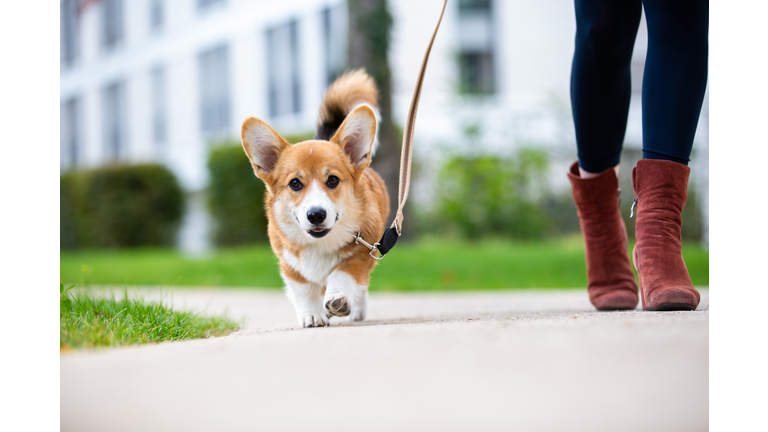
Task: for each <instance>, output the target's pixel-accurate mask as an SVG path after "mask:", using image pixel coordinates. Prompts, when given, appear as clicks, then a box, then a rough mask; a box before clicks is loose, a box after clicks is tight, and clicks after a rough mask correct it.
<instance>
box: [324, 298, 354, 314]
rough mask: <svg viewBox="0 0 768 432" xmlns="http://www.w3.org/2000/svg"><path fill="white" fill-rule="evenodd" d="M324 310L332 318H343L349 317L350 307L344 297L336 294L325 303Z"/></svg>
mask: <svg viewBox="0 0 768 432" xmlns="http://www.w3.org/2000/svg"><path fill="white" fill-rule="evenodd" d="M325 310H327V311H328V313H329V314H331V315H333V316H337V317H345V316H347V315H349V311H350V310H352V307H351V306H350V304H349V300H347V298H346V297H344V296H343V295H341V294H336V295H334V296H333V297H331V298H329V299H328V301H327V302H325Z"/></svg>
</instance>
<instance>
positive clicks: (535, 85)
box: [60, 0, 709, 290]
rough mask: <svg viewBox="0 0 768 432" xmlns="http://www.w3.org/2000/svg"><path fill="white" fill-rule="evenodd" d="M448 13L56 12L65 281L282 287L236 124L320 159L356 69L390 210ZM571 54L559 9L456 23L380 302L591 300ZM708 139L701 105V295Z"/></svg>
mask: <svg viewBox="0 0 768 432" xmlns="http://www.w3.org/2000/svg"><path fill="white" fill-rule="evenodd" d="M441 6H442V1H441V0H423V1H407V0H348V1H343V0H342V1H340V0H282V1H279V2H276V1H267V0H131V1H127V0H61V1H60V13H61V38H60V41H61V42H60V43H61V45H60V49H61V51H60V52H61V82H60V92H61V93H60V100H61V123H60V124H61V141H60V154H61V158H60V160H61V164H60V167H61V174H62V175H61V216H60V217H61V239H60V242H61V243H60V245H61V278H62V281H64V282H80V283H94V284H108V283H110V284H150V285H158V284H178V285H229V286H260V287H279V286H282V284H281V282H280V279H279V275H278V273H277V266H276V259H275V258H274V256H273V255H272V253H271V251H270V249H269V246H268V244H267V243H266V242H267V239H266V220H265V218H264V214H263V193H264V189H263V185H262V184H261V182H260V181H259V180H258V179H257V178H256V177H255V176H254V175H253V173H252V170H251V167H250V164H249V163H248V161H247V159H246V157H245V155H244V153H243V150H242V148H241V146H240V141H239V135H240V133H239V132H240V126H241V125H242V122H243V120H244V119H246V118H247V117H250V116H255V117H259V118H261V119H263V120H265V121H266V122H268V123H269V124H270V125H272V126H273V127H274V128H275V129H276V130H277V131H278V132H280V133H281V134H282V135H283V136H284V137H286V139H288V140H289V141H290V142H293V143H295V142H299V141H303V140H306V139H310V138H311V137H312V136H313V134H314V126H315V122H316V119H317V113H318V109H319V106H320V101H321V98H322V96H323V92H324V90H325V88H326V87H327V85H328V84H329V83H330V82H332V81H333V80H334V79H335V77H337V76H338V75H339V74H341V73H343V72H344V71H345V70H348V69H350V68H358V67H365V68H366V70H367V71H368V72H369V73H370V74H371V75H372V76H373V77H374V78H375V79H376V81H377V83H378V85H379V88H380V91H381V95H382V100H381V111H382V124H381V129H380V139H381V147H380V148H379V151H378V153H377V155H376V156H375V158H374V162H373V167H374V168H375V169H376V170H377V171H378V172H379V173H381V174H382V176H383V177H384V178H385V181H386V182H387V185H388V187H389V188H390V191H391V192H390V194H391V195H392V196H393V197H396V196H397V192H396V190H397V189H396V188H397V182H398V177H397V172H398V165H399V161H400V143H401V139H402V138H401V134H402V128H403V125H404V123H405V118H406V115H407V110H408V104H409V102H410V98H411V95H412V92H413V89H414V85H415V82H416V77H417V74H418V70H419V66H420V63H421V60H422V57H423V54H424V50H425V48H426V46H427V43H428V41H429V38H430V36H431V33H432V31H433V29H434V25H435V23H436V21H437V18H438V16H439V13H440V8H441ZM574 34H575V18H574V11H573V3H572V1H571V0H540V1H536V2H531V1H526V0H504V1H501V0H451V1H449V4H448V7H447V10H446V12H445V17H444V19H443V23H442V26H441V28H440V32H439V34H438V36H437V39H436V41H435V44H434V47H433V50H432V54H431V57H430V63H429V67H428V69H427V75H426V79H425V84H424V88H423V93H422V97H421V103H420V106H419V111H418V118H417V122H416V133H415V143H414V153H415V154H414V180H413V181H414V183H413V184H412V187H411V191H412V192H411V196H410V198H409V203H408V204H409V205H408V208H407V209H406V222H405V224H406V230H405V233H406V235H407V238H406V240H408V241H407V242H403V244H400V243H399V244H398V248H397V249H395V250H394V251H393V253H391V254H390V255H388V258H387V260H385V261H383V262H382V264H381V265H380V266H379V267H378V268H377V270H376V275H375V276H374V281H373V285H372V289H383V290H398V289H414V290H420V289H421V290H429V289H486V288H516V287H583V286H585V285H586V275H585V272H584V255H583V244H582V243H581V236H580V233H579V228H578V219H577V217H576V209H575V207H574V205H573V202H572V200H571V196H570V185H569V183H568V181H567V178H566V174H565V173H566V171H567V168H568V166H569V165H570V164H571V163H572V162H573V161H575V160H576V146H575V139H574V131H573V122H572V118H571V109H570V97H569V82H570V68H571V59H572V55H573V40H574ZM646 47H647V36H646V27H645V21H644V19H643V22H642V23H641V24H640V29H639V33H638V36H637V41H636V44H635V51H634V55H633V60H632V91H633V94H632V102H631V107H630V113H629V123H628V127H627V133H626V137H625V148H624V153H623V157H622V170H621V178H620V184H621V189H622V212H623V213H624V215H625V218H626V222H627V227H628V230H629V231H630V237H631V238H632V234H633V227H634V221H633V220H632V221H631V220H629V207H630V205H631V203H632V198H633V197H634V194H633V192H632V187H631V183H630V172H631V168H632V167H633V166H634V164H635V163H636V161H637V160H638V159H639V158H640V156H641V151H640V149H641V142H642V135H641V106H640V103H641V100H640V94H641V87H642V78H643V66H644V62H645V53H646ZM708 129H709V93H708V91H707V95H706V96H705V99H704V105H703V109H702V113H701V118H700V119H699V125H698V130H697V134H696V138H695V143H694V147H693V154H692V156H691V159H692V160H691V163H690V166H691V179H690V184H689V200H688V204H687V206H686V208H685V211H684V216H683V220H684V225H683V236H684V240H685V243H684V244H685V246H684V254H685V257H686V261H687V263H688V267H689V270H690V272H691V276H692V278H693V279H694V284H697V285H708V283H709V256H708V244H709V212H708V208H709V203H708V197H709V190H708V189H709V139H708ZM395 207H396V206H395V199H394V198H393V199H392V208H395ZM630 247H631V245H630ZM390 257H391V258H390ZM534 273H535V274H534ZM378 275H383V276H378Z"/></svg>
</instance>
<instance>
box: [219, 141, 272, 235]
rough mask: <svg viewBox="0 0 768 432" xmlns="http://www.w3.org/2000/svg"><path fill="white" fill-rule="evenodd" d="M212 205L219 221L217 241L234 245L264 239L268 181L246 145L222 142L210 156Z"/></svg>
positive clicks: (265, 233)
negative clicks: (255, 170) (260, 175)
mask: <svg viewBox="0 0 768 432" xmlns="http://www.w3.org/2000/svg"><path fill="white" fill-rule="evenodd" d="M208 172H209V173H210V183H209V185H208V206H209V208H210V211H211V215H212V216H213V217H214V219H215V221H216V223H215V227H214V232H213V243H214V244H216V245H217V246H233V245H243V244H249V243H258V242H264V241H266V239H267V218H266V216H265V214H264V193H265V187H264V182H262V181H261V180H260V179H259V178H257V177H256V176H255V175H254V174H253V168H252V167H251V163H250V161H249V160H248V156H246V155H245V152H244V151H243V147H242V146H240V145H239V144H238V145H236V146H235V145H222V146H218V147H216V148H214V149H213V150H212V151H211V153H210V155H209V157H208Z"/></svg>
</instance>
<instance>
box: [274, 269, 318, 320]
mask: <svg viewBox="0 0 768 432" xmlns="http://www.w3.org/2000/svg"><path fill="white" fill-rule="evenodd" d="M283 280H284V281H285V294H286V295H287V296H288V298H289V299H290V300H291V303H293V307H294V308H295V309H296V317H297V318H298V319H299V325H300V326H302V327H325V326H327V325H328V314H327V312H326V311H325V309H324V308H323V287H322V285H319V284H316V283H312V282H306V283H300V282H297V281H295V280H292V279H290V278H287V277H283Z"/></svg>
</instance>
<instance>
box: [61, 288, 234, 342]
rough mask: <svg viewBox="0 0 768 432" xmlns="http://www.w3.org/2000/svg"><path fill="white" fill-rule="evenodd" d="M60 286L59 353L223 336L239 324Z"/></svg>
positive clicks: (214, 317)
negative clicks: (81, 349) (76, 349)
mask: <svg viewBox="0 0 768 432" xmlns="http://www.w3.org/2000/svg"><path fill="white" fill-rule="evenodd" d="M71 288H72V287H70V288H67V289H65V288H64V285H63V284H62V285H60V312H59V316H60V320H61V322H60V327H59V329H60V333H59V346H60V349H61V350H68V349H72V348H95V347H114V346H121V345H137V344H147V343H157V342H164V341H175V340H184V339H197V338H205V337H209V336H223V335H227V334H229V333H231V332H233V331H235V330H237V329H238V327H239V324H238V323H235V322H234V321H232V320H230V319H229V318H227V317H223V316H205V315H201V314H196V313H193V312H187V311H183V312H180V311H174V310H172V309H170V308H168V307H166V306H164V305H163V304H161V303H156V302H146V301H144V300H143V299H141V298H137V297H132V298H128V296H127V293H126V295H124V296H123V297H122V298H120V299H116V298H115V297H114V295H112V296H97V297H92V296H90V295H88V294H87V293H86V292H84V291H79V292H77V293H73V291H72V290H71Z"/></svg>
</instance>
